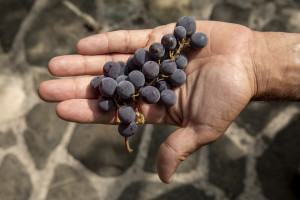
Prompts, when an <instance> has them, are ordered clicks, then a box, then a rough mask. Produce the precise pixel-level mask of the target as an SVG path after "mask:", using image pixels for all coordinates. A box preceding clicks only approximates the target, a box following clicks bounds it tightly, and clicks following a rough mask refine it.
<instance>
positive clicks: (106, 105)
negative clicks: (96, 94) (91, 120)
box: [98, 96, 115, 112]
mask: <svg viewBox="0 0 300 200" xmlns="http://www.w3.org/2000/svg"><path fill="white" fill-rule="evenodd" d="M98 105H99V108H100V109H101V110H102V111H103V112H108V111H111V110H113V109H114V107H115V103H114V100H113V99H112V98H108V97H104V96H102V97H101V98H100V99H99V102H98Z"/></svg>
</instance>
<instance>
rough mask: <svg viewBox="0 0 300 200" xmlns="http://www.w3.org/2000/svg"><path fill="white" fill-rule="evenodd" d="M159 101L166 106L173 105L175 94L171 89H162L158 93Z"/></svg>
mask: <svg viewBox="0 0 300 200" xmlns="http://www.w3.org/2000/svg"><path fill="white" fill-rule="evenodd" d="M160 101H161V102H162V103H163V104H164V105H165V106H167V107H170V106H173V105H175V104H176V102H177V95H176V94H175V92H174V91H173V90H169V89H166V90H163V91H162V92H161V93H160Z"/></svg>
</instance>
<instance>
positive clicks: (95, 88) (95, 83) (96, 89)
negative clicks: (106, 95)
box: [90, 76, 104, 94]
mask: <svg viewBox="0 0 300 200" xmlns="http://www.w3.org/2000/svg"><path fill="white" fill-rule="evenodd" d="M103 78H104V76H96V77H94V78H93V79H92V80H91V82H90V85H91V88H92V90H93V92H95V93H96V94H99V92H100V91H99V85H100V82H101V80H102V79H103Z"/></svg>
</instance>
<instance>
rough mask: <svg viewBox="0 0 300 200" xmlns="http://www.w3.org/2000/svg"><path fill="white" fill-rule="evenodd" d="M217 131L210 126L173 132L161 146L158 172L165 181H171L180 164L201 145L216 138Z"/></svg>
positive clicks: (158, 154)
mask: <svg viewBox="0 0 300 200" xmlns="http://www.w3.org/2000/svg"><path fill="white" fill-rule="evenodd" d="M218 135H220V134H217V132H216V131H215V130H214V129H213V128H211V127H208V126H201V128H199V130H195V129H194V128H189V127H187V128H180V129H178V130H176V131H175V132H174V133H172V134H171V135H170V136H169V137H168V138H167V139H166V140H165V141H164V142H163V143H162V144H161V146H160V147H159V150H158V153H157V172H158V176H159V178H160V179H161V181H162V182H164V183H170V182H171V181H172V179H173V175H174V173H175V171H176V169H177V167H178V165H179V164H180V163H181V162H182V161H184V160H185V159H186V158H187V157H188V156H189V155H190V154H191V153H193V152H194V151H196V150H197V149H198V148H200V147H201V146H203V145H205V144H208V143H210V142H213V141H215V140H216V138H217V137H216V136H218Z"/></svg>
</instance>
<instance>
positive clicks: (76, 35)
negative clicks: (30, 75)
mask: <svg viewBox="0 0 300 200" xmlns="http://www.w3.org/2000/svg"><path fill="white" fill-rule="evenodd" d="M85 24H86V21H84V20H83V19H82V18H80V17H78V16H77V15H76V14H75V13H74V12H72V11H71V10H70V9H68V8H67V7H66V6H65V5H63V3H62V1H58V0H53V1H51V3H50V5H49V7H48V8H47V9H45V10H43V11H42V12H41V14H40V15H39V17H38V18H37V19H36V22H35V23H34V25H33V27H31V29H30V30H29V31H28V32H27V33H26V36H25V44H26V57H27V61H28V62H29V63H30V64H33V65H38V66H47V63H48V61H49V60H50V59H51V58H52V57H55V56H58V55H64V54H74V53H76V48H75V47H76V43H77V41H78V40H79V39H81V38H83V37H85V36H87V35H89V34H91V33H89V32H88V30H87V29H86V28H85V27H84V25H85Z"/></svg>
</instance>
